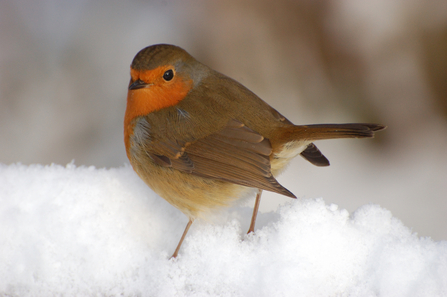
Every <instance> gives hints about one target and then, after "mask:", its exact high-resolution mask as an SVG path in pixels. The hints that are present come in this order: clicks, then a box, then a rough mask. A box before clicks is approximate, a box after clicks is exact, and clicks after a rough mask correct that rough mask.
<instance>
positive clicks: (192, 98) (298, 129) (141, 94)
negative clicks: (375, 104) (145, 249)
mask: <svg viewBox="0 0 447 297" xmlns="http://www.w3.org/2000/svg"><path fill="white" fill-rule="evenodd" d="M130 76H131V78H130V83H129V86H128V94H127V108H126V114H125V118H124V142H125V146H126V153H127V157H128V158H129V161H130V163H131V164H132V167H133V169H134V170H135V172H136V173H137V174H138V175H139V176H140V178H141V179H142V180H143V181H144V182H145V183H146V184H147V185H148V186H149V187H151V188H152V189H153V190H154V191H155V192H156V193H157V194H158V195H160V196H161V197H163V198H164V199H166V200H167V201H168V202H169V203H170V204H172V205H173V206H175V207H177V208H178V209H179V210H181V211H182V212H183V213H184V214H185V215H186V216H188V218H189V222H188V224H187V225H186V228H185V231H184V232H183V235H182V237H181V239H180V242H179V243H178V245H177V248H176V249H175V252H174V254H173V255H172V257H174V258H175V257H176V256H177V255H178V252H179V249H180V246H181V245H182V242H183V240H184V238H185V236H186V234H187V232H188V230H189V228H190V226H191V224H192V223H193V221H194V219H196V218H201V217H202V218H203V217H206V216H207V215H208V214H210V213H211V212H213V211H215V210H218V209H219V208H221V207H225V206H228V205H230V204H231V203H232V202H233V201H235V200H237V199H240V198H241V197H243V196H246V193H247V191H249V190H250V189H251V188H255V189H258V191H257V195H256V200H255V206H254V210H253V216H252V219H251V224H250V228H249V231H248V233H250V232H253V231H254V227H255V222H256V215H257V213H258V208H259V203H260V199H261V194H262V191H263V190H266V191H271V192H275V193H279V194H282V195H285V196H288V197H291V198H296V197H295V195H293V194H292V193H291V192H290V191H289V190H287V189H286V188H284V187H283V186H282V185H280V184H279V183H278V181H277V180H276V179H275V176H277V175H278V174H279V173H280V172H281V171H282V170H283V169H284V168H285V166H286V165H287V164H288V163H289V162H290V160H291V159H293V158H294V157H295V156H297V155H301V157H303V158H305V159H306V160H307V161H309V162H311V163H312V164H314V165H316V166H328V165H329V161H328V159H326V157H325V156H324V155H323V154H322V153H321V152H320V150H319V149H318V148H317V147H316V146H315V144H314V143H313V142H314V141H316V140H323V139H335V138H363V137H373V136H374V132H376V131H379V130H382V129H384V128H385V126H383V125H378V124H319V125H305V126H301V125H294V124H293V123H292V122H290V121H289V120H287V119H286V118H285V117H284V116H283V115H281V114H280V113H279V112H278V111H276V110H275V109H273V108H272V107H271V106H269V105H268V104H267V103H265V102H264V101H263V100H262V99H260V98H259V97H258V96H256V95H255V94H254V93H253V92H251V91H250V90H248V89H247V88H246V87H244V86H243V85H241V84H240V83H238V82H237V81H235V80H233V79H231V78H229V77H227V76H225V75H223V74H221V73H219V72H217V71H214V70H213V69H211V68H209V67H207V66H206V65H204V64H202V63H200V62H198V61H197V60H196V59H194V58H193V57H192V56H191V55H189V54H188V53H187V52H186V51H185V50H183V49H182V48H180V47H177V46H174V45H168V44H158V45H152V46H149V47H146V48H144V49H142V50H141V51H140V52H138V54H137V55H136V56H135V58H134V59H133V61H132V64H131V66H130Z"/></svg>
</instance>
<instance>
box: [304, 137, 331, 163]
mask: <svg viewBox="0 0 447 297" xmlns="http://www.w3.org/2000/svg"><path fill="white" fill-rule="evenodd" d="M301 156H302V157H303V158H304V159H306V160H307V161H309V162H310V163H312V164H314V165H315V166H329V160H328V159H327V158H326V157H325V156H324V155H323V154H322V153H321V152H320V150H319V149H318V148H317V147H316V146H315V144H313V143H311V144H309V145H308V146H307V147H306V149H305V150H304V151H302V152H301Z"/></svg>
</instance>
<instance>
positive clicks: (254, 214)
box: [247, 189, 262, 234]
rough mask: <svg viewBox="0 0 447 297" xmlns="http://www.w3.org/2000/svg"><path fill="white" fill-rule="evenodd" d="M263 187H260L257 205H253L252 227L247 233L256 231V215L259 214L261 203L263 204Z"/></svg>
mask: <svg viewBox="0 0 447 297" xmlns="http://www.w3.org/2000/svg"><path fill="white" fill-rule="evenodd" d="M261 195H262V189H258V193H257V194H256V201H255V206H254V207H253V216H252V217H251V223H250V228H248V232H247V234H249V233H251V232H254V231H255V224H256V217H257V216H258V210H259V205H260V204H261Z"/></svg>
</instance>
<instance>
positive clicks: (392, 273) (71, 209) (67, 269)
mask: <svg viewBox="0 0 447 297" xmlns="http://www.w3.org/2000/svg"><path fill="white" fill-rule="evenodd" d="M251 211H252V210H251V208H248V207H241V206H239V207H238V206H235V207H232V208H229V209H226V210H224V211H223V212H222V213H221V215H220V216H219V217H218V218H215V219H214V220H213V221H212V222H205V221H196V222H195V223H194V224H193V226H192V228H191V230H190V232H189V234H188V237H187V238H186V240H185V242H184V244H183V247H182V249H181V251H180V254H179V257H178V258H177V259H173V260H170V259H169V256H170V255H171V253H172V252H173V250H174V248H175V246H176V244H177V242H178V240H179V238H180V236H181V233H182V232H183V229H184V227H185V225H186V223H187V218H186V217H185V216H184V215H182V214H181V213H180V212H179V211H178V210H176V209H175V208H173V207H172V206H170V205H169V204H168V203H167V202H165V201H164V200H163V199H161V198H160V197H158V196H157V195H156V194H154V193H153V192H152V191H151V190H150V189H149V188H148V187H147V186H146V185H145V184H144V183H143V182H142V181H141V180H140V179H139V178H138V177H137V175H136V174H135V173H134V172H133V171H132V169H131V168H130V167H129V166H125V167H122V168H112V169H96V168H94V167H76V166H74V165H73V164H69V165H67V166H66V167H63V166H59V165H51V166H42V165H32V166H24V165H19V164H15V165H9V166H7V165H0V295H1V296H54V295H57V296H61V295H62V296H447V241H438V242H435V241H433V240H431V239H429V238H420V237H418V236H417V235H416V234H412V232H411V230H410V229H409V228H407V227H405V226H404V225H403V224H402V223H401V222H400V221H399V220H398V219H397V218H394V217H393V216H392V214H391V213H390V212H389V211H388V210H386V209H383V208H381V207H380V206H377V205H364V206H362V207H360V208H359V209H357V210H356V211H355V212H353V213H352V214H349V213H348V211H346V210H344V209H340V208H338V206H337V205H334V204H332V205H326V204H325V203H324V201H323V199H320V198H319V199H298V200H290V202H288V203H287V204H286V205H284V206H281V207H280V208H279V209H278V210H277V211H276V212H270V213H261V214H259V217H258V224H257V230H256V232H255V234H251V235H246V234H245V232H246V230H247V228H248V224H249V220H250V215H251Z"/></svg>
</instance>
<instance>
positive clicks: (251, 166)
mask: <svg viewBox="0 0 447 297" xmlns="http://www.w3.org/2000/svg"><path fill="white" fill-rule="evenodd" d="M155 151H157V153H155V152H154V150H152V152H151V153H149V152H148V153H147V154H148V155H149V156H150V157H151V158H152V159H153V160H154V162H155V163H157V164H158V165H160V166H165V167H172V168H175V169H177V170H180V171H183V172H187V173H190V174H194V175H198V176H202V177H207V178H213V179H219V180H224V181H227V182H231V183H234V184H238V185H243V186H247V187H253V188H260V189H263V190H267V191H272V192H275V193H279V194H282V195H286V196H289V197H293V198H295V196H294V195H293V194H292V193H291V192H290V191H289V190H287V189H286V188H284V187H283V186H281V185H280V184H279V183H278V182H277V181H276V179H275V178H274V177H273V175H272V174H271V172H270V157H269V156H270V154H271V152H272V148H271V145H270V141H269V140H268V139H265V138H264V137H263V136H262V135H260V134H258V133H256V132H255V131H253V130H251V129H250V128H248V127H246V126H244V124H242V123H240V122H238V121H236V120H231V121H230V122H229V123H228V124H227V126H225V127H224V128H223V129H221V130H220V131H218V132H216V133H214V134H211V135H209V136H207V137H204V138H201V139H198V140H196V141H194V142H191V143H185V144H184V145H183V146H182V145H180V144H177V143H173V142H170V143H161V142H158V143H157V148H156V150H155ZM159 152H164V153H163V154H160V153H159Z"/></svg>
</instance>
